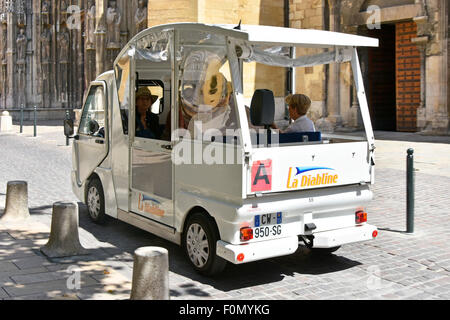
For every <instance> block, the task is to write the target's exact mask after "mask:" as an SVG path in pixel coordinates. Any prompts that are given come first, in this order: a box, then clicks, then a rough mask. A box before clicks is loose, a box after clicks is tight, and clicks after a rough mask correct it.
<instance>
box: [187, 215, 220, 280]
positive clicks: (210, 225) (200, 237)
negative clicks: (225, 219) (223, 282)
mask: <svg viewBox="0 0 450 320" xmlns="http://www.w3.org/2000/svg"><path fill="white" fill-rule="evenodd" d="M199 228H200V229H199ZM200 230H202V231H203V232H201V231H200ZM219 239H220V236H219V232H218V231H217V228H216V226H215V224H214V221H212V218H211V217H209V216H207V215H206V214H205V213H202V212H196V213H194V214H193V215H192V216H191V217H189V219H188V221H187V222H186V225H185V228H184V232H183V237H182V245H183V248H184V251H185V253H186V256H187V258H188V260H189V261H190V263H191V264H192V266H193V267H194V269H195V270H196V271H197V272H198V273H200V274H202V275H205V276H214V275H217V274H219V273H221V272H222V271H223V270H224V269H225V267H226V265H227V261H226V260H224V259H222V258H221V257H219V256H217V255H216V242H217V240H219ZM205 241H206V243H205ZM206 246H207V247H206Z"/></svg>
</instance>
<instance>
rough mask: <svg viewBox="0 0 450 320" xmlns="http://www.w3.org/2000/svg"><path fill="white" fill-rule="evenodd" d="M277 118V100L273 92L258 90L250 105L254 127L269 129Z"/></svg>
mask: <svg viewBox="0 0 450 320" xmlns="http://www.w3.org/2000/svg"><path fill="white" fill-rule="evenodd" d="M274 118H275V98H274V96H273V92H272V91H270V90H267V89H258V90H256V91H255V93H254V94H253V98H252V102H251V104H250V120H251V122H252V124H253V125H254V126H264V127H266V128H268V127H269V126H270V125H271V124H272V123H273V121H274Z"/></svg>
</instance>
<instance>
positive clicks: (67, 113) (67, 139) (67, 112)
mask: <svg viewBox="0 0 450 320" xmlns="http://www.w3.org/2000/svg"><path fill="white" fill-rule="evenodd" d="M66 120H70V114H69V110H66ZM68 145H69V137H68V136H66V146H68Z"/></svg>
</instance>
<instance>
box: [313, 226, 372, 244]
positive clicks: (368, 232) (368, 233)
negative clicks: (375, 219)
mask: <svg viewBox="0 0 450 320" xmlns="http://www.w3.org/2000/svg"><path fill="white" fill-rule="evenodd" d="M376 230H378V229H377V227H375V226H373V225H370V224H364V225H361V226H355V227H350V228H343V229H338V230H331V231H324V232H317V233H314V242H313V248H333V247H338V246H341V245H343V244H347V243H354V242H361V241H367V240H372V239H374V237H373V232H374V231H376Z"/></svg>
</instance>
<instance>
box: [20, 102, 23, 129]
mask: <svg viewBox="0 0 450 320" xmlns="http://www.w3.org/2000/svg"><path fill="white" fill-rule="evenodd" d="M20 133H23V104H22V105H21V106H20Z"/></svg>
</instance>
